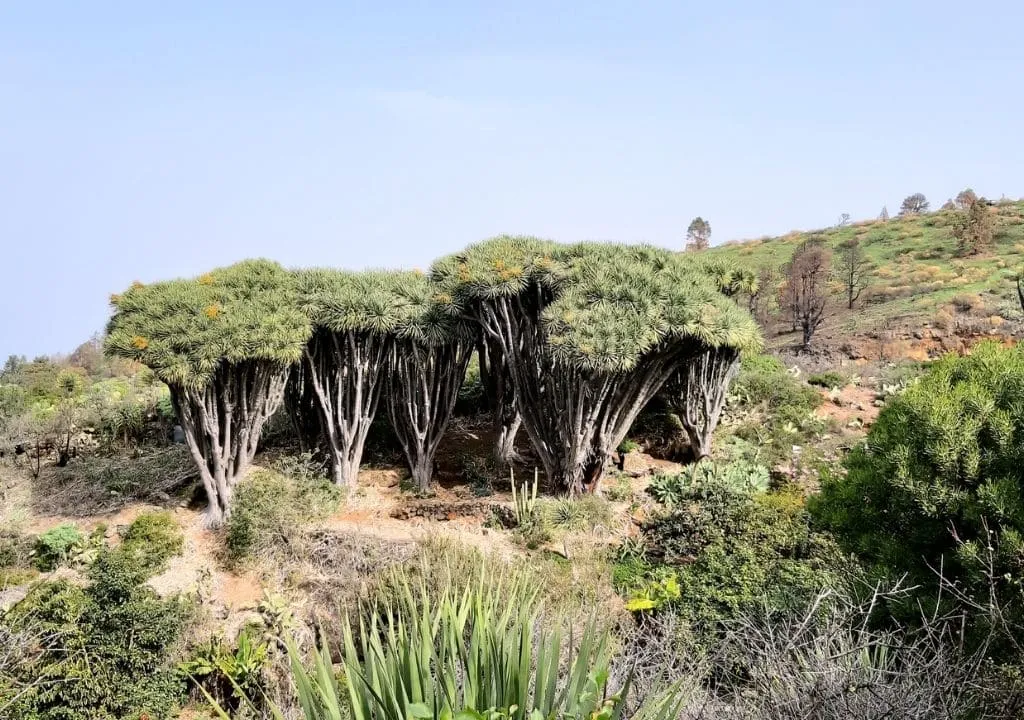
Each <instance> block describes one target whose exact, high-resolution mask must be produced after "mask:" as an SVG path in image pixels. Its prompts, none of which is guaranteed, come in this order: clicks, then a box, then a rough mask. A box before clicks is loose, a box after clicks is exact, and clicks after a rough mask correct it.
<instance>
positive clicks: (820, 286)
mask: <svg viewBox="0 0 1024 720" xmlns="http://www.w3.org/2000/svg"><path fill="white" fill-rule="evenodd" d="M831 264H832V253H831V251H830V250H829V249H828V248H827V247H826V246H825V244H824V242H823V241H822V240H821V239H820V238H810V239H808V240H805V241H804V242H802V243H801V244H800V245H799V246H798V247H797V249H796V250H795V251H794V253H793V257H792V258H791V259H790V261H789V262H788V263H786V265H785V266H784V267H783V277H784V279H785V281H784V283H783V286H782V292H781V296H780V300H779V304H780V305H781V306H782V307H784V308H786V310H787V311H788V312H789V313H790V316H791V318H792V320H793V324H794V325H796V326H799V327H800V328H801V330H802V331H803V342H802V347H803V348H804V349H805V350H806V349H807V348H809V347H810V345H811V338H813V337H814V333H815V332H816V331H817V329H818V327H820V325H821V323H822V321H824V319H825V308H826V307H827V306H828V295H829V290H828V281H829V274H830V270H831Z"/></svg>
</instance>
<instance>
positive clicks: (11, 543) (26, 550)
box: [0, 530, 34, 568]
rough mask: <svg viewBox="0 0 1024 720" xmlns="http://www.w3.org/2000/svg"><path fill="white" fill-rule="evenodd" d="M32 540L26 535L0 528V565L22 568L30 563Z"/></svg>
mask: <svg viewBox="0 0 1024 720" xmlns="http://www.w3.org/2000/svg"><path fill="white" fill-rule="evenodd" d="M33 546H34V542H33V540H32V538H31V537H29V536H28V535H22V534H21V533H18V532H14V531H13V530H0V567H9V568H24V567H28V566H29V565H31V564H32V549H33Z"/></svg>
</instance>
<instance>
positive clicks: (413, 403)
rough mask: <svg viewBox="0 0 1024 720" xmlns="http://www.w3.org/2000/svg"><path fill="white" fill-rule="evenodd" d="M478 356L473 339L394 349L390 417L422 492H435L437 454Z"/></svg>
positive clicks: (404, 343)
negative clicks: (432, 484) (469, 368)
mask: <svg viewBox="0 0 1024 720" xmlns="http://www.w3.org/2000/svg"><path fill="white" fill-rule="evenodd" d="M472 352H473V345H472V343H471V342H469V341H468V340H456V341H454V342H452V343H446V344H443V345H432V346H426V345H421V344H420V343H416V342H412V341H399V342H397V343H395V345H394V346H393V348H392V350H391V353H390V357H389V361H388V391H387V405H388V413H389V415H390V416H391V426H392V428H394V431H395V435H396V436H397V437H398V441H399V442H400V443H401V445H402V449H403V450H404V451H405V458H406V461H407V462H408V464H409V470H410V472H411V473H412V479H413V482H415V483H416V485H417V487H419V489H420V490H428V489H429V488H430V481H431V477H432V475H433V467H434V454H435V453H436V452H437V448H438V445H439V444H440V443H441V438H442V437H444V432H445V430H446V429H447V428H448V421H449V420H451V416H452V410H454V409H455V401H456V400H458V397H459V388H460V387H461V385H462V380H463V378H464V377H465V375H466V365H467V364H468V363H469V358H470V356H471V355H472Z"/></svg>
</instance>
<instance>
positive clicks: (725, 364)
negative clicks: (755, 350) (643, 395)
mask: <svg viewBox="0 0 1024 720" xmlns="http://www.w3.org/2000/svg"><path fill="white" fill-rule="evenodd" d="M739 366H740V354H739V352H738V351H737V350H735V349H733V348H712V349H708V350H705V351H704V352H702V353H700V354H699V355H697V356H696V357H695V358H693V359H692V360H691V361H690V362H688V363H685V364H684V365H682V366H681V367H680V368H679V370H678V371H677V372H676V373H675V374H673V376H672V378H671V379H670V380H669V381H668V383H667V384H666V387H665V395H666V396H667V399H668V402H669V405H670V406H671V407H672V409H673V410H674V411H675V413H676V415H677V416H678V417H679V421H680V422H681V423H682V425H683V430H684V432H685V433H686V437H687V439H688V440H689V442H690V447H691V448H692V450H693V454H694V456H695V458H696V459H697V460H700V459H701V458H705V457H708V456H709V455H710V454H711V438H712V435H713V434H714V432H715V428H716V427H718V421H719V420H720V419H721V417H722V407H723V406H724V405H725V396H726V393H727V392H728V391H729V385H730V384H731V383H732V380H733V378H734V377H735V376H736V373H737V371H738V370H739Z"/></svg>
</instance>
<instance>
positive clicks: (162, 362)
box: [105, 260, 310, 386]
mask: <svg viewBox="0 0 1024 720" xmlns="http://www.w3.org/2000/svg"><path fill="white" fill-rule="evenodd" d="M112 305H113V315H112V316H111V318H110V321H109V323H108V326H107V339H106V344H105V348H106V350H107V352H109V353H111V354H113V355H118V356H121V357H127V358H130V359H132V360H136V361H138V362H140V363H142V364H144V365H146V366H148V367H150V368H151V369H152V370H153V371H154V373H156V375H157V376H158V377H159V378H160V379H162V380H164V381H165V382H168V383H171V384H177V385H183V386H202V385H205V384H206V383H207V382H209V380H210V378H211V377H212V375H213V373H214V371H215V370H216V369H217V367H218V366H219V365H220V364H221V363H223V362H230V363H236V362H242V361H246V360H258V361H260V360H262V361H268V362H272V363H276V364H280V365H290V364H292V363H294V362H296V361H297V360H298V359H299V357H300V355H301V353H302V347H303V345H304V344H305V342H306V340H307V339H308V337H309V333H310V325H309V321H308V319H307V318H306V317H305V315H304V314H303V313H302V312H300V311H299V309H298V307H297V306H296V296H295V285H294V282H293V278H292V276H291V274H290V273H288V272H287V271H286V270H285V269H284V268H282V267H281V266H280V265H278V264H277V263H274V262H272V261H269V260H245V261H243V262H240V263H237V264H235V265H231V266H228V267H224V268H219V269H217V270H214V271H212V272H210V273H207V274H205V275H203V276H201V277H199V278H195V279H179V280H169V281H163V282H157V283H153V284H151V285H142V284H138V283H136V284H134V285H132V287H131V288H129V289H128V290H126V291H125V292H124V293H122V294H121V295H118V296H115V297H114V298H112Z"/></svg>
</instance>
